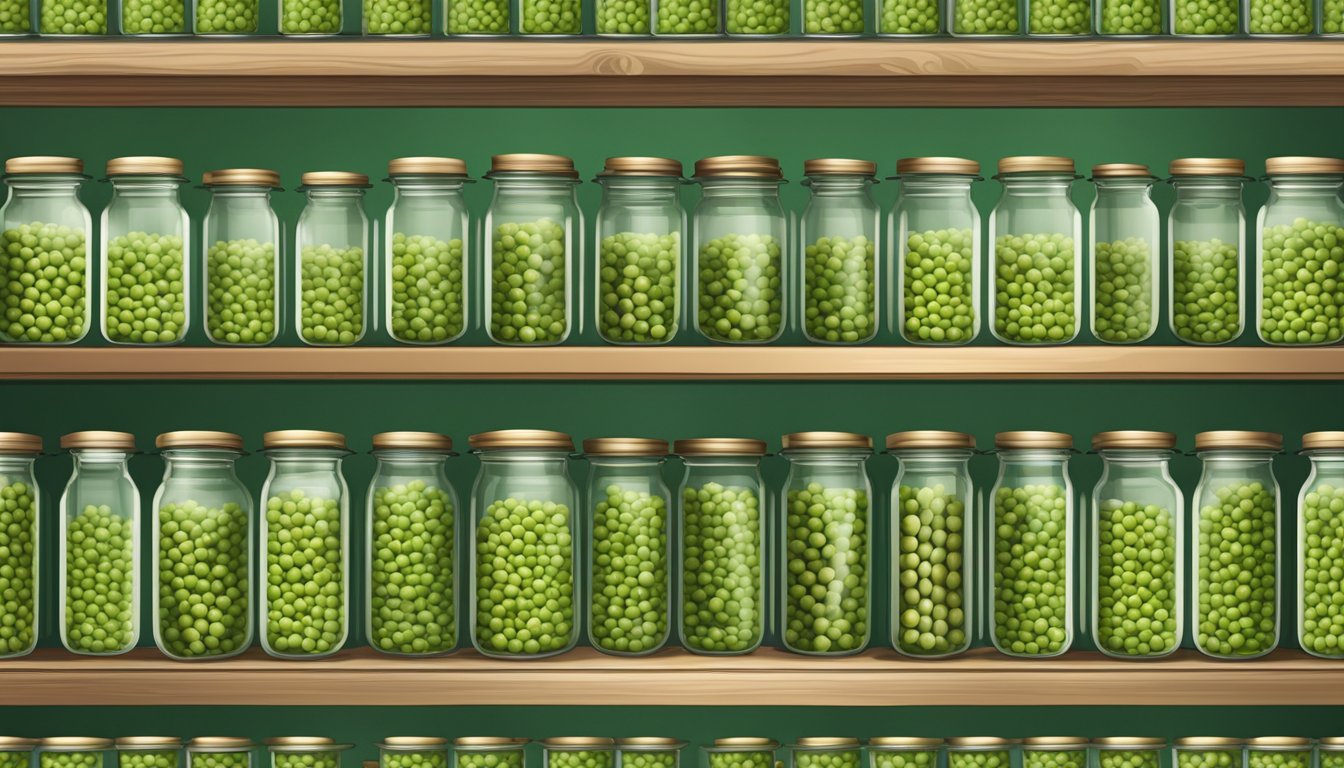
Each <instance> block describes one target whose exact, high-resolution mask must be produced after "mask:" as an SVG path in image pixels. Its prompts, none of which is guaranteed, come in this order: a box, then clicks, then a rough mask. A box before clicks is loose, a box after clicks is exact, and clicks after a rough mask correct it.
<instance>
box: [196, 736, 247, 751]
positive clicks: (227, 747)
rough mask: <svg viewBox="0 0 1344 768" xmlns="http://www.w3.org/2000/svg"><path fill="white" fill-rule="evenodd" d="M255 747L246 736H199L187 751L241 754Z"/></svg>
mask: <svg viewBox="0 0 1344 768" xmlns="http://www.w3.org/2000/svg"><path fill="white" fill-rule="evenodd" d="M255 746H256V744H254V743H253V742H252V740H251V739H249V738H247V737H245V736H197V737H196V738H194V739H192V740H191V741H188V742H187V749H188V750H190V751H192V752H240V751H243V750H250V749H252V748H253V747H255Z"/></svg>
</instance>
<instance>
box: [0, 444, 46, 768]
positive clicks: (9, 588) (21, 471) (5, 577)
mask: <svg viewBox="0 0 1344 768" xmlns="http://www.w3.org/2000/svg"><path fill="white" fill-rule="evenodd" d="M41 455H42V438H41V437H40V436H38V435H28V434H24V433H22V432H0V552H4V553H5V560H4V564H5V567H4V568H2V569H0V596H3V599H2V600H0V659H12V658H17V657H19V656H27V655H28V654H29V653H32V651H33V649H34V648H36V647H37V636H38V627H39V624H38V618H39V607H38V606H40V605H41V602H40V598H41V590H40V589H39V586H40V584H39V579H38V574H39V573H40V572H41V567H42V558H41V552H42V536H41V533H42V514H41V511H42V489H41V488H40V487H39V486H38V483H37V479H36V477H35V476H34V474H33V465H34V464H35V463H36V462H37V457H38V456H41ZM7 738H8V737H7ZM25 746H26V747H28V749H26V750H21V749H20V747H25ZM32 746H33V745H32V744H27V743H26V742H25V741H24V740H22V739H18V740H16V741H14V742H12V743H11V742H6V741H4V740H2V739H0V768H28V763H27V761H24V762H23V763H22V765H18V764H17V762H18V754H19V752H21V751H23V752H31V751H32V750H31V747H32ZM11 747H12V748H11ZM9 763H16V764H15V765H10V764H9Z"/></svg>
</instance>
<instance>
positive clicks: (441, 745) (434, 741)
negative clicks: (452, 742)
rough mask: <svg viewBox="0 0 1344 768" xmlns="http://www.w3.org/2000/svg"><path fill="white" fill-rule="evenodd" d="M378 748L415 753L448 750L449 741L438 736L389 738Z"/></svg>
mask: <svg viewBox="0 0 1344 768" xmlns="http://www.w3.org/2000/svg"><path fill="white" fill-rule="evenodd" d="M378 746H379V747H380V748H382V749H387V750H392V751H394V752H395V751H402V752H414V751H417V750H425V749H447V748H448V740H447V739H444V738H440V737H438V736H387V737H385V738H384V739H383V742H382V743H381V744H379V745H378Z"/></svg>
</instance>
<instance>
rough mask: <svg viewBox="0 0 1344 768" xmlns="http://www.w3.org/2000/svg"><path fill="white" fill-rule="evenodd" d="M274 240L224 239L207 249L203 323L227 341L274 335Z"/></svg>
mask: <svg viewBox="0 0 1344 768" xmlns="http://www.w3.org/2000/svg"><path fill="white" fill-rule="evenodd" d="M275 272H276V270H275V243H262V242H258V241H257V240H252V239H246V240H220V241H219V242H216V243H215V244H214V245H212V246H210V248H209V249H208V250H207V251H206V286H205V326H206V330H208V331H209V332H210V338H211V339H213V340H214V341H216V342H219V343H223V344H267V343H269V342H271V341H274V340H275V336H276V321H275Z"/></svg>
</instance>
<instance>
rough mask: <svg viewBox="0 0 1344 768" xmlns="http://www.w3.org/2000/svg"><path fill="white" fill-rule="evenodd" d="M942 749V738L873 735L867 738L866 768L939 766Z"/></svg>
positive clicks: (937, 767)
mask: <svg viewBox="0 0 1344 768" xmlns="http://www.w3.org/2000/svg"><path fill="white" fill-rule="evenodd" d="M942 751H943V740H942V739H932V738H926V737H922V736H874V737H873V738H871V739H869V740H868V768H940V761H939V759H938V756H939V754H940V753H941V752H942Z"/></svg>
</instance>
